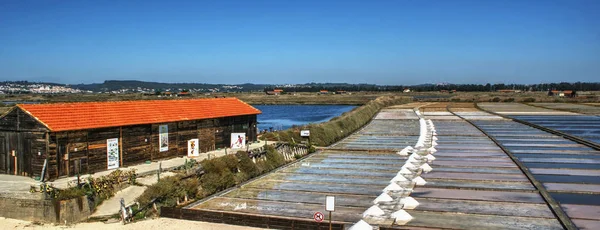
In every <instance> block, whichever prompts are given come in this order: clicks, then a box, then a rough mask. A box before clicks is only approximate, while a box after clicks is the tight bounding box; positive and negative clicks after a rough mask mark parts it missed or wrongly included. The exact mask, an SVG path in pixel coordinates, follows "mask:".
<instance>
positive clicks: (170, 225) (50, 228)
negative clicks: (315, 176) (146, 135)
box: [0, 217, 261, 230]
mask: <svg viewBox="0 0 600 230" xmlns="http://www.w3.org/2000/svg"><path fill="white" fill-rule="evenodd" d="M0 226H2V229H27V230H33V229H44V230H54V229H88V230H99V229H117V230H120V229H123V230H128V229H144V230H148V229H169V230H172V229H181V230H190V229H202V230H224V229H228V230H259V229H261V228H251V227H243V226H235V225H226V224H215V223H208V222H200V221H189V220H177V219H169V218H159V219H150V220H144V221H138V222H135V223H131V224H127V225H122V224H121V223H112V224H105V223H102V222H92V223H79V224H76V225H71V226H55V225H53V224H44V225H38V224H32V223H31V222H28V221H23V220H15V219H7V218H3V217H0Z"/></svg>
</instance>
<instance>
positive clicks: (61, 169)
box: [56, 138, 69, 177]
mask: <svg viewBox="0 0 600 230" xmlns="http://www.w3.org/2000/svg"><path fill="white" fill-rule="evenodd" d="M56 158H57V159H56V162H57V166H58V176H59V177H63V176H68V175H69V153H68V151H67V140H66V139H61V138H59V139H58V154H56Z"/></svg>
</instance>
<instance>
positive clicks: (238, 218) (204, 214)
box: [160, 207, 345, 230]
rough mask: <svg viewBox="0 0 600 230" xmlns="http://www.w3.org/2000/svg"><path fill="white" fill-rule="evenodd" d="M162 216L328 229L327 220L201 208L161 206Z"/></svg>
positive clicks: (335, 227)
mask: <svg viewBox="0 0 600 230" xmlns="http://www.w3.org/2000/svg"><path fill="white" fill-rule="evenodd" d="M160 216H161V217H166V218H174V219H184V220H196V221H205V222H213V223H223V224H230V225H240V226H250V227H258V228H269V229H298V230H310V229H314V230H327V229H330V228H329V223H328V222H327V221H323V222H320V223H319V222H316V221H313V220H299V219H294V218H285V217H275V216H262V215H252V214H245V213H230V212H219V211H208V210H199V209H186V208H170V207H161V208H160ZM331 229H332V230H343V229H345V228H344V223H339V222H334V223H332V226H331Z"/></svg>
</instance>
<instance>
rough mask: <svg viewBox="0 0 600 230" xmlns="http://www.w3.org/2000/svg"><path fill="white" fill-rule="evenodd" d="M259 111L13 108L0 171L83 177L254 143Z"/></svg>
mask: <svg viewBox="0 0 600 230" xmlns="http://www.w3.org/2000/svg"><path fill="white" fill-rule="evenodd" d="M258 114H260V111H259V110H258V109H256V108H254V107H252V106H250V105H248V104H246V103H244V102H242V101H240V100H238V99H237V98H212V99H187V100H147V101H120V102H79V103H55V104H19V105H17V106H15V107H13V108H12V109H11V110H9V111H8V112H7V113H5V114H4V115H3V116H1V117H0V173H4V174H16V175H24V176H31V177H37V176H41V174H42V170H43V166H44V161H45V160H47V167H46V171H45V173H46V174H45V177H46V178H51V179H54V178H59V177H64V176H73V175H76V174H77V173H79V174H87V173H94V172H98V171H103V170H107V169H112V168H118V167H126V166H130V165H135V164H140V163H144V162H146V161H148V160H150V161H154V160H159V159H165V158H172V157H178V156H185V155H187V153H188V141H189V140H193V139H198V141H197V143H198V150H199V152H207V151H211V150H214V149H218V148H225V147H229V146H230V137H231V134H232V133H245V135H246V140H247V141H256V138H257V137H256V123H257V122H256V116H257V115H258Z"/></svg>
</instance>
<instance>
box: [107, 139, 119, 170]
mask: <svg viewBox="0 0 600 230" xmlns="http://www.w3.org/2000/svg"><path fill="white" fill-rule="evenodd" d="M106 159H107V163H108V164H107V165H108V167H107V169H116V168H119V138H112V139H107V140H106Z"/></svg>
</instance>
